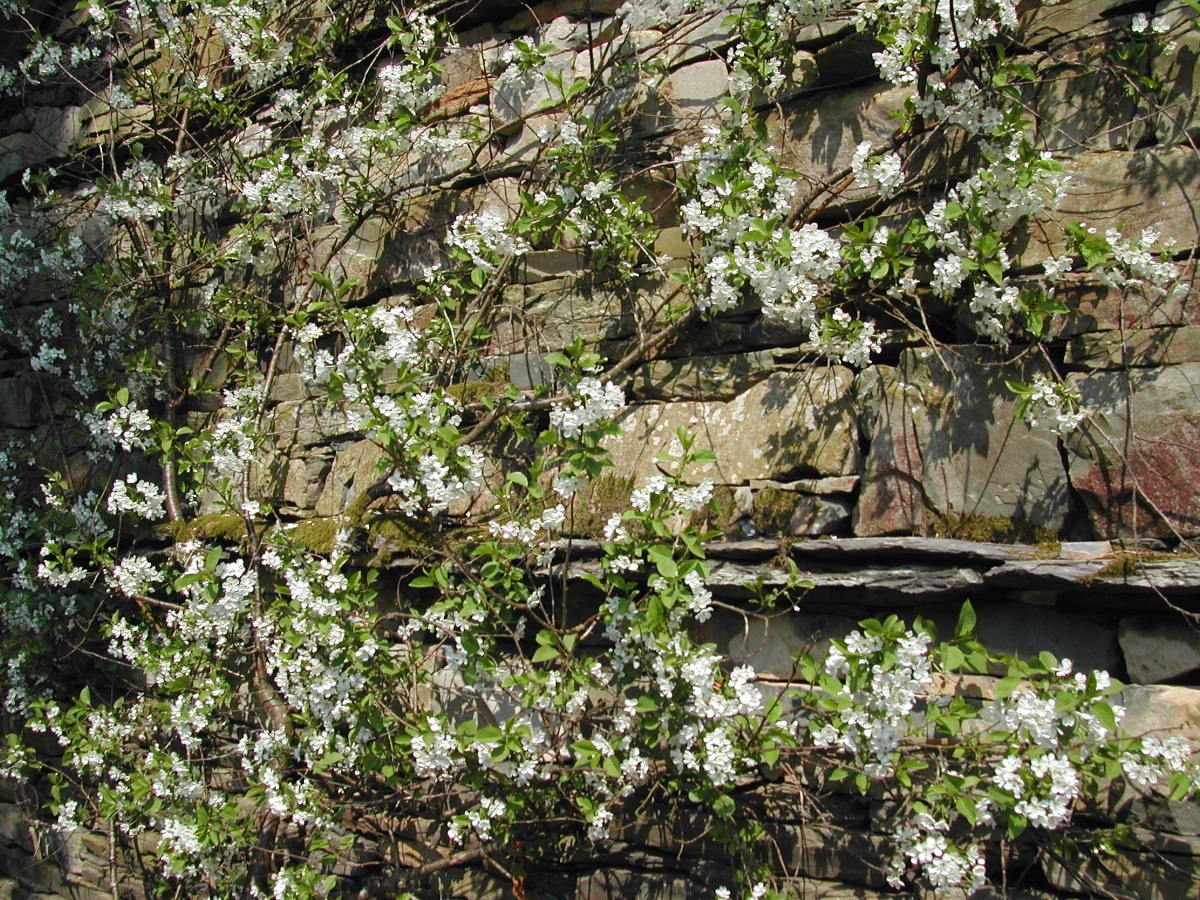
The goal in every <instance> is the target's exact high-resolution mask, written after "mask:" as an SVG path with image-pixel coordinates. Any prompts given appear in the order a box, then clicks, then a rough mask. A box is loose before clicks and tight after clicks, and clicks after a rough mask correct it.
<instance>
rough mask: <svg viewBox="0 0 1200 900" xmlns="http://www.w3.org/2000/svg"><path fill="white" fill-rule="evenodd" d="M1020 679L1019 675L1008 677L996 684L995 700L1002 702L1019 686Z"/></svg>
mask: <svg viewBox="0 0 1200 900" xmlns="http://www.w3.org/2000/svg"><path fill="white" fill-rule="evenodd" d="M1021 681H1022V678H1021V676H1020V675H1008V676H1006V677H1004V678H1001V679H1000V680H999V681H998V682H996V699H997V700H1003V699H1004V698H1005V697H1008V696H1010V695H1011V694H1012V692H1013V691H1015V690H1016V689H1017V687H1018V686H1019V685H1020V684H1021Z"/></svg>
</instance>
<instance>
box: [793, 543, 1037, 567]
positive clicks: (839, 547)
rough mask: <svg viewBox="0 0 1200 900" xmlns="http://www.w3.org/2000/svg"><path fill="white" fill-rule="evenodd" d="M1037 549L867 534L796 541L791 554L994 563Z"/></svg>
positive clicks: (805, 557) (1023, 556)
mask: <svg viewBox="0 0 1200 900" xmlns="http://www.w3.org/2000/svg"><path fill="white" fill-rule="evenodd" d="M1037 552H1038V548H1037V547H1034V546H1032V545H1029V544H987V543H980V542H977V541H960V540H954V539H952V538H922V537H866V538H839V539H836V540H829V541H796V542H795V543H793V544H792V545H791V554H792V556H793V558H796V559H808V558H819V559H864V558H873V559H901V558H902V559H940V560H946V559H951V560H959V561H961V562H964V563H975V562H977V563H983V564H985V565H997V564H1000V563H1005V562H1010V561H1013V560H1025V559H1029V558H1030V557H1031V556H1033V555H1035V554H1036V553H1037Z"/></svg>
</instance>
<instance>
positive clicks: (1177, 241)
mask: <svg viewBox="0 0 1200 900" xmlns="http://www.w3.org/2000/svg"><path fill="white" fill-rule="evenodd" d="M1064 166H1065V168H1066V171H1067V173H1068V175H1069V176H1070V181H1069V182H1068V185H1067V195H1066V197H1064V198H1063V201H1062V203H1061V204H1060V205H1059V208H1058V210H1057V211H1055V212H1054V213H1052V214H1051V215H1050V216H1049V217H1047V218H1045V219H1041V220H1037V221H1034V222H1030V223H1028V225H1027V226H1026V230H1027V233H1026V234H1025V235H1024V236H1023V237H1020V238H1018V240H1017V241H1016V242H1015V244H1014V249H1015V250H1016V252H1015V253H1013V254H1012V256H1013V264H1014V266H1016V267H1017V268H1040V266H1041V264H1042V262H1043V261H1044V260H1045V259H1046V257H1048V256H1052V255H1053V256H1057V255H1059V254H1061V253H1063V252H1064V251H1065V249H1066V240H1065V236H1066V231H1065V227H1066V226H1067V225H1068V224H1071V223H1074V222H1084V223H1085V224H1087V225H1088V226H1090V227H1094V228H1096V230H1097V231H1098V232H1099V233H1100V234H1103V233H1104V232H1105V231H1106V230H1107V229H1109V228H1115V229H1117V230H1118V231H1120V232H1121V233H1122V234H1123V235H1124V236H1125V237H1126V238H1129V239H1136V238H1138V236H1139V235H1141V233H1142V230H1143V229H1145V228H1150V229H1153V230H1155V231H1157V232H1158V233H1159V246H1170V247H1172V248H1173V251H1174V252H1176V253H1179V252H1182V251H1185V250H1187V249H1188V248H1189V247H1195V246H1196V245H1197V243H1198V235H1200V230H1198V228H1200V218H1198V217H1197V213H1196V201H1195V198H1196V197H1197V196H1200V168H1198V167H1197V166H1196V165H1195V159H1194V157H1193V155H1192V151H1191V150H1190V149H1185V148H1182V147H1172V148H1166V149H1161V148H1147V149H1143V150H1129V151H1126V150H1110V151H1108V152H1104V153H1093V152H1084V153H1080V154H1079V155H1077V156H1075V157H1072V158H1070V159H1068V160H1066V161H1065V162H1064Z"/></svg>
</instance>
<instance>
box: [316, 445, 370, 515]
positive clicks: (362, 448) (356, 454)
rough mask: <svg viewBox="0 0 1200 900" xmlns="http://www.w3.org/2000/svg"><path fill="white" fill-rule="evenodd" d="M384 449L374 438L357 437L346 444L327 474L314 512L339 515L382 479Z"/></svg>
mask: <svg viewBox="0 0 1200 900" xmlns="http://www.w3.org/2000/svg"><path fill="white" fill-rule="evenodd" d="M383 458H384V453H383V451H382V450H380V449H379V447H378V446H377V445H376V444H375V443H374V442H372V441H357V442H356V443H353V444H350V445H349V446H348V447H343V448H342V449H341V450H340V451H339V452H338V453H337V454H336V455H335V456H334V458H333V467H332V469H331V470H330V472H329V475H328V476H326V478H325V484H324V486H323V487H322V488H321V496H320V498H319V499H318V500H317V503H316V506H315V508H314V512H316V514H317V515H318V516H337V515H341V514H342V513H343V512H345V510H346V507H348V506H349V505H350V504H351V503H353V502H354V500H355V499H356V498H357V497H358V496H359V495H360V494H361V493H362V492H363V491H365V490H366V489H367V488H369V487H370V486H371V485H373V484H374V483H375V482H376V481H378V480H379V476H380V468H379V464H380V462H381V461H382V460H383Z"/></svg>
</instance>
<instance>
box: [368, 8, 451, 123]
mask: <svg viewBox="0 0 1200 900" xmlns="http://www.w3.org/2000/svg"><path fill="white" fill-rule="evenodd" d="M404 23H405V25H406V26H408V32H407V40H406V41H405V43H404V50H405V58H404V59H402V60H400V61H398V62H389V63H385V64H384V65H382V66H380V67H379V73H378V78H379V92H380V100H379V109H378V111H377V112H376V114H375V115H376V118H377V119H379V120H383V119H387V118H388V117H390V116H392V115H394V114H395V113H396V111H397V110H401V109H402V110H405V111H407V112H409V113H413V114H415V113H417V112H418V111H419V110H421V109H423V108H424V107H426V106H428V105H429V104H430V103H432V102H433V101H434V100H436V99H437V98H438V97H439V96H441V95H442V93H443V92H444V91H445V87H444V86H442V85H440V84H438V83H437V82H436V78H435V73H434V71H433V69H432V68H431V67H430V65H429V61H430V60H431V59H432V58H433V57H435V56H436V55H440V54H444V53H447V52H449V51H450V50H451V49H453V46H454V42H453V40H452V39H448V38H447V36H443V35H439V33H438V29H437V27H436V26H437V23H436V21H435V20H434V19H433V18H431V17H430V16H428V15H425V14H424V13H422V12H420V11H418V10H412V11H410V12H409V13H408V14H407V15H406V16H405V17H404Z"/></svg>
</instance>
